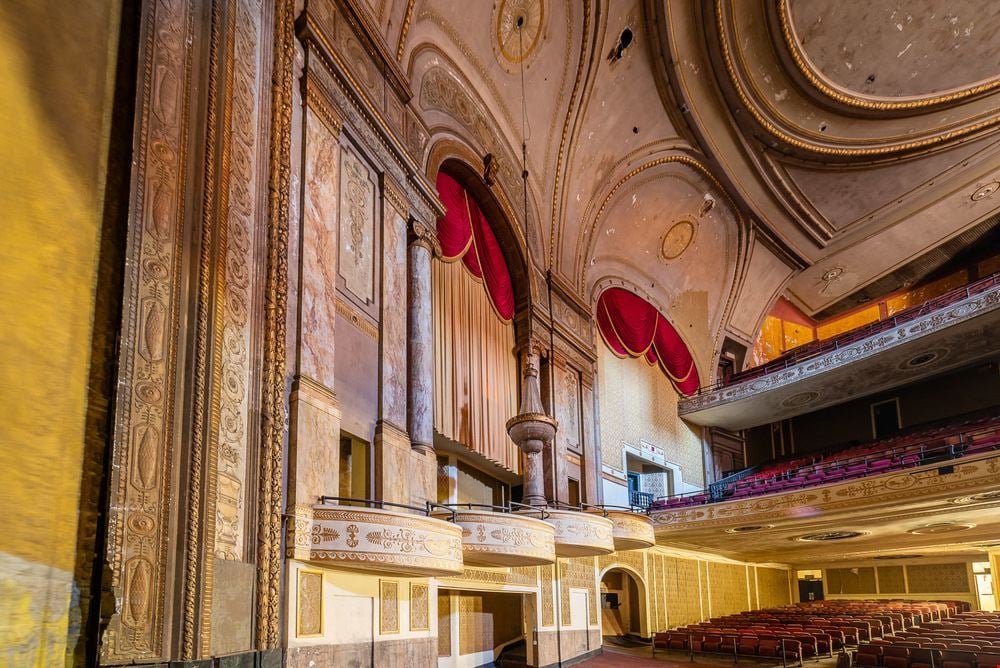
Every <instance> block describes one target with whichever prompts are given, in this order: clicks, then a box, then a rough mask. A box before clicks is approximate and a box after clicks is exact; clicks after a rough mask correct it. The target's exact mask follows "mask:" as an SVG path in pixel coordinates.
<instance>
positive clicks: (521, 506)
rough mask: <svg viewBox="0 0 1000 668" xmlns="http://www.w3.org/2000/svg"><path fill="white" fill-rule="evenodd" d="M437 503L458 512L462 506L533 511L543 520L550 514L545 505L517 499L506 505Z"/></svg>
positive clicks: (493, 511) (514, 511)
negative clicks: (519, 501)
mask: <svg viewBox="0 0 1000 668" xmlns="http://www.w3.org/2000/svg"><path fill="white" fill-rule="evenodd" d="M435 505H437V506H441V507H443V508H449V509H451V510H452V511H453V512H457V511H459V510H461V509H462V508H467V509H469V510H476V509H481V510H488V511H490V512H492V513H516V512H525V511H533V512H537V513H539V519H543V520H544V519H545V518H547V517H548V516H549V514H548V512H546V510H545V507H544V506H531V505H528V504H526V503H517V502H516V501H511V502H510V503H509V504H508V505H506V506H503V505H501V506H495V505H491V504H488V503H438V504H435Z"/></svg>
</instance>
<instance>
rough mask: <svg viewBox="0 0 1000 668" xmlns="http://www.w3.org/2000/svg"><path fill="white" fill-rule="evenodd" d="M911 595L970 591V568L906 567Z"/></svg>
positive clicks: (932, 565)
mask: <svg viewBox="0 0 1000 668" xmlns="http://www.w3.org/2000/svg"><path fill="white" fill-rule="evenodd" d="M906 580H907V582H908V583H909V585H910V587H909V590H910V593H913V594H943V593H946V592H955V593H966V592H968V591H969V568H968V566H967V565H966V564H964V563H959V564H911V565H909V566H907V567H906Z"/></svg>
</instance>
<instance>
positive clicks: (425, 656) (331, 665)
mask: <svg viewBox="0 0 1000 668" xmlns="http://www.w3.org/2000/svg"><path fill="white" fill-rule="evenodd" d="M437 660H438V657H437V639H435V638H406V639H400V640H376V641H375V642H362V643H351V644H346V645H310V646H308V647H290V648H288V649H287V650H285V666H286V668H316V667H317V666H324V668H368V667H371V668H376V667H380V666H404V667H407V668H420V667H422V666H436V665H437Z"/></svg>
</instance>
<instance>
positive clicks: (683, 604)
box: [663, 557, 714, 626]
mask: <svg viewBox="0 0 1000 668" xmlns="http://www.w3.org/2000/svg"><path fill="white" fill-rule="evenodd" d="M664 562H665V563H664V566H665V567H666V572H665V573H663V578H664V579H665V580H666V588H665V589H666V599H665V600H666V606H667V613H668V617H669V620H668V621H669V623H670V626H683V625H685V624H693V623H695V622H700V621H701V620H702V614H701V603H700V600H701V594H700V591H699V588H700V585H699V582H698V562H697V561H694V560H693V559H678V558H676V557H665V558H664ZM713 614H714V613H713Z"/></svg>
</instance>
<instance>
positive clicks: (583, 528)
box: [517, 506, 615, 557]
mask: <svg viewBox="0 0 1000 668" xmlns="http://www.w3.org/2000/svg"><path fill="white" fill-rule="evenodd" d="M517 512H518V514H523V515H528V516H534V517H537V518H539V519H541V518H542V517H545V520H544V521H546V522H548V523H549V524H551V525H552V526H553V527H554V528H555V546H556V556H559V557H595V556H599V555H602V554H611V553H612V552H614V551H615V543H614V522H612V521H611V520H610V519H608V518H607V517H604V516H603V515H602V514H597V513H588V512H584V511H583V510H581V509H579V508H574V507H570V506H560V507H556V508H547V507H533V508H531V509H523V510H519V511H517Z"/></svg>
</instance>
